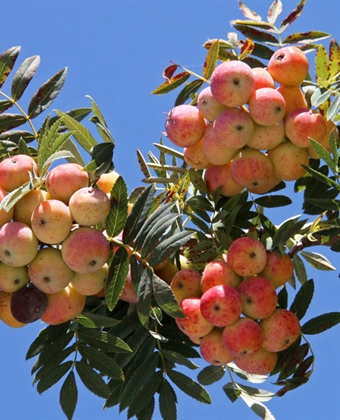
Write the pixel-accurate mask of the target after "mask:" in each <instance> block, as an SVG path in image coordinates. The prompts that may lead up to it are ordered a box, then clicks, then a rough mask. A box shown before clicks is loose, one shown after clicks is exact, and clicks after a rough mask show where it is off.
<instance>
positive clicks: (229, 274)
mask: <svg viewBox="0 0 340 420" xmlns="http://www.w3.org/2000/svg"><path fill="white" fill-rule="evenodd" d="M241 281H242V277H241V276H239V275H238V274H236V273H235V272H234V271H233V270H232V269H231V268H230V266H229V264H228V263H227V261H224V260H223V259H221V260H213V261H210V262H208V263H207V264H206V266H205V267H204V270H203V272H202V278H201V291H202V293H204V292H206V291H207V290H208V289H210V288H211V287H213V286H217V285H218V284H227V285H229V286H231V287H235V288H236V287H237V286H238V285H239V284H240V283H241Z"/></svg>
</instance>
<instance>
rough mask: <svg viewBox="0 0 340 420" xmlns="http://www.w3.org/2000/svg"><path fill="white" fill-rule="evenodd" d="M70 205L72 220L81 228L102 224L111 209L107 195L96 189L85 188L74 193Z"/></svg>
mask: <svg viewBox="0 0 340 420" xmlns="http://www.w3.org/2000/svg"><path fill="white" fill-rule="evenodd" d="M68 205H69V209H70V213H71V216H72V219H73V220H74V221H75V222H76V223H78V224H79V225H81V226H95V225H97V224H99V223H102V222H103V221H104V220H105V218H106V216H107V215H108V214H109V213H110V209H111V202H110V199H109V197H108V196H107V194H106V193H105V192H104V191H102V190H100V189H99V188H94V187H84V188H80V189H79V190H77V191H76V192H74V193H73V194H72V195H71V197H70V201H69V203H68Z"/></svg>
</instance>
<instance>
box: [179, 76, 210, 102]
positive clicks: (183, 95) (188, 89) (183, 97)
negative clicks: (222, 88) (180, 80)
mask: <svg viewBox="0 0 340 420" xmlns="http://www.w3.org/2000/svg"><path fill="white" fill-rule="evenodd" d="M203 83H204V81H203V80H200V79H197V80H193V81H192V82H190V83H187V85H186V86H185V87H184V88H183V89H182V90H181V91H180V93H179V94H178V96H177V98H176V101H175V106H177V105H181V104H184V103H185V102H186V101H187V100H188V99H189V98H191V97H192V95H193V94H194V93H196V92H197V91H198V89H199V88H200V87H201V86H202V85H203Z"/></svg>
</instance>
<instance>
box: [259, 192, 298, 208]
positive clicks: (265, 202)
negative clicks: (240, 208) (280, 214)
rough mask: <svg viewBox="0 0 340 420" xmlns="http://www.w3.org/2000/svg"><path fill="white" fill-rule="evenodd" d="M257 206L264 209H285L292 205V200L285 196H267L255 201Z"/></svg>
mask: <svg viewBox="0 0 340 420" xmlns="http://www.w3.org/2000/svg"><path fill="white" fill-rule="evenodd" d="M255 202H256V204H258V205H259V206H262V207H269V208H273V207H283V206H289V205H290V204H292V200H291V199H290V198H289V197H286V196H285V195H266V196H263V197H258V198H256V199H255Z"/></svg>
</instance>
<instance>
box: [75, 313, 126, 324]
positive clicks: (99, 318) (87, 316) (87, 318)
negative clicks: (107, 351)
mask: <svg viewBox="0 0 340 420" xmlns="http://www.w3.org/2000/svg"><path fill="white" fill-rule="evenodd" d="M77 321H78V322H79V324H81V325H83V326H84V327H87V328H109V327H113V326H115V325H117V323H118V322H119V321H118V320H117V319H114V318H111V317H108V316H104V315H100V314H97V313H92V312H85V311H83V312H82V313H81V314H79V315H78V316H77Z"/></svg>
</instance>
